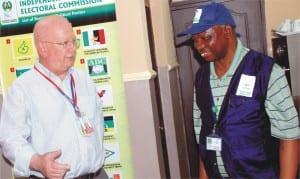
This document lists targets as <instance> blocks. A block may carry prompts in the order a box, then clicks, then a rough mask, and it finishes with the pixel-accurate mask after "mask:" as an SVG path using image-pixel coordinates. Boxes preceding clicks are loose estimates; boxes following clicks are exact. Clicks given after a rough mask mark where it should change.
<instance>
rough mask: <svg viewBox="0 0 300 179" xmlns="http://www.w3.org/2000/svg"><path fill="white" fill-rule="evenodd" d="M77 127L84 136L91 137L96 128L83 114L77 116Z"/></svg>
mask: <svg viewBox="0 0 300 179" xmlns="http://www.w3.org/2000/svg"><path fill="white" fill-rule="evenodd" d="M77 126H78V129H79V132H80V134H81V135H82V136H90V135H91V134H92V133H93V132H94V128H93V126H92V125H91V123H90V121H89V119H88V117H86V116H85V114H83V113H80V115H78V116H77Z"/></svg>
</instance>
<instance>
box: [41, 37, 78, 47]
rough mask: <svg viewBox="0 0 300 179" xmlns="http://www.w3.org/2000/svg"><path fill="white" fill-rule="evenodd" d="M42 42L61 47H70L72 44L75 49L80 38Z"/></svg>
mask: <svg viewBox="0 0 300 179" xmlns="http://www.w3.org/2000/svg"><path fill="white" fill-rule="evenodd" d="M42 43H49V44H56V45H60V46H62V47H63V48H71V47H73V46H74V47H76V49H78V48H79V47H80V39H74V40H69V41H64V42H49V41H42Z"/></svg>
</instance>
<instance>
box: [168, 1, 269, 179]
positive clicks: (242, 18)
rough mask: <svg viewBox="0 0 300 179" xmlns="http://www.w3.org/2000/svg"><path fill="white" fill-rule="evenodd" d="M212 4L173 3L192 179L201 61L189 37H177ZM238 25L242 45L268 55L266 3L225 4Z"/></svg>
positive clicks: (196, 162) (195, 175) (195, 169)
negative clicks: (195, 97)
mask: <svg viewBox="0 0 300 179" xmlns="http://www.w3.org/2000/svg"><path fill="white" fill-rule="evenodd" d="M210 2H211V1H210V0H186V1H182V2H176V3H175V2H173V3H172V2H170V9H171V16H172V21H173V30H174V38H175V43H176V44H175V45H176V53H177V59H178V63H179V64H180V68H179V71H180V72H179V73H180V85H181V92H182V100H183V101H182V103H183V108H184V109H183V111H184V121H185V131H186V133H185V134H186V136H184V137H185V138H186V140H187V144H188V146H187V148H188V152H189V164H190V165H189V169H190V173H191V176H192V178H194V177H197V175H198V152H197V144H196V141H195V137H194V132H193V118H192V114H193V88H194V76H195V73H196V71H197V69H198V68H199V66H200V64H201V63H199V62H201V60H200V59H199V56H197V54H195V53H194V51H193V48H192V41H191V40H190V37H189V36H183V37H176V34H178V33H179V32H181V31H183V30H185V29H187V28H188V27H189V26H191V24H192V19H193V16H194V12H195V9H196V8H197V7H198V6H200V5H202V4H206V3H210ZM214 2H221V3H223V4H224V5H225V6H226V7H228V8H229V9H230V11H231V13H232V15H233V17H234V20H235V22H236V24H237V27H236V32H237V33H239V34H240V39H241V41H242V43H243V44H244V45H245V46H247V47H249V48H252V49H255V50H258V51H260V52H263V53H266V35H265V34H266V33H265V15H264V1H263V0H223V1H220V0H219V1H216V0H214Z"/></svg>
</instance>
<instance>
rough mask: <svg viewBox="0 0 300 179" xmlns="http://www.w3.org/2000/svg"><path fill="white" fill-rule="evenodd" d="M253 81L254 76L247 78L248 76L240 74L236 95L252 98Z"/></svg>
mask: <svg viewBox="0 0 300 179" xmlns="http://www.w3.org/2000/svg"><path fill="white" fill-rule="evenodd" d="M255 80H256V77H255V76H249V75H245V74H242V76H241V79H240V82H239V86H238V89H237V91H236V95H238V96H245V97H252V93H253V89H254V85H255Z"/></svg>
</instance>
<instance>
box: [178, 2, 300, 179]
mask: <svg viewBox="0 0 300 179" xmlns="http://www.w3.org/2000/svg"><path fill="white" fill-rule="evenodd" d="M235 27H236V24H235V22H234V20H233V17H232V15H231V14H230V12H229V10H228V9H227V8H226V7H225V6H224V5H222V4H220V3H210V4H206V5H203V6H201V7H199V8H198V9H197V10H196V13H195V16H194V19H193V24H192V26H191V27H190V28H189V29H187V30H185V31H183V32H181V33H179V34H178V36H183V35H191V38H192V39H193V41H194V48H195V50H196V51H197V52H198V53H199V54H200V55H201V56H202V57H203V58H204V59H205V60H206V61H207V62H208V63H206V64H204V65H203V66H201V68H200V69H199V71H198V72H197V74H196V81H195V91H196V100H197V105H198V107H199V109H200V118H201V121H202V127H201V132H200V139H199V152H200V178H208V177H209V178H227V177H229V178H279V177H280V178H295V177H296V175H297V169H298V167H297V166H298V158H299V154H298V152H299V150H298V145H299V138H300V129H299V121H298V118H299V117H298V114H297V111H296V108H295V106H294V102H293V99H292V96H291V92H290V88H289V85H288V83H287V79H286V77H285V73H284V71H283V70H282V69H281V68H280V67H279V66H278V65H277V64H275V63H274V60H273V59H272V58H271V57H268V56H266V55H264V54H261V53H259V52H256V51H254V50H251V49H248V48H246V47H245V46H243V45H242V43H241V41H240V40H239V39H238V38H237V36H238V35H237V33H236V32H235Z"/></svg>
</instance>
